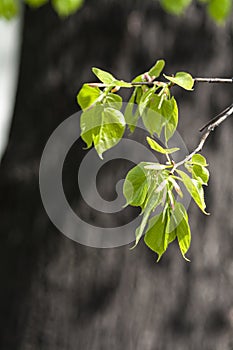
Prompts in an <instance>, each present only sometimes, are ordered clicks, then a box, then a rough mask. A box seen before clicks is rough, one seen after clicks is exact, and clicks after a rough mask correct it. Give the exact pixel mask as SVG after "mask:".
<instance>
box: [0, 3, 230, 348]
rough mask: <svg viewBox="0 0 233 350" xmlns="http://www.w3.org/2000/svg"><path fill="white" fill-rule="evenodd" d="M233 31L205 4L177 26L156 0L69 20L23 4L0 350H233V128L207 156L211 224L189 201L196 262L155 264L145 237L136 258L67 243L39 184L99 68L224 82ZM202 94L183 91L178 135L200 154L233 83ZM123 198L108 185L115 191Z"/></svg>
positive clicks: (5, 210)
mask: <svg viewBox="0 0 233 350" xmlns="http://www.w3.org/2000/svg"><path fill="white" fill-rule="evenodd" d="M232 28H233V27H232V23H228V24H227V25H226V26H225V27H221V28H219V27H216V25H215V24H213V23H212V22H211V20H209V19H208V18H207V17H206V15H205V13H204V11H203V9H202V8H201V7H199V6H197V5H195V6H194V5H193V6H192V7H191V8H190V9H189V10H188V11H187V14H186V15H185V16H182V17H180V18H176V17H172V16H170V15H166V14H165V13H164V12H163V11H162V10H161V9H160V8H159V5H158V3H157V2H152V1H150V0H146V1H143V2H142V1H135V0H128V1H124V2H123V1H116V0H111V1H104V0H99V1H98V5H97V4H95V3H93V2H92V1H86V3H85V5H84V7H83V8H82V9H81V10H80V11H79V12H77V13H76V14H75V15H73V16H71V17H69V18H67V19H65V20H61V19H59V18H58V17H57V15H56V14H55V13H54V12H53V11H52V10H51V8H50V7H49V6H44V7H42V8H41V9H39V10H36V11H35V10H31V9H28V8H27V9H26V12H25V23H24V31H23V46H22V56H21V65H20V76H19V84H18V92H17V98H16V105H15V111H14V118H13V123H12V128H11V133H10V139H9V144H8V147H7V150H6V152H5V155H4V157H3V160H2V163H1V168H0V193H1V197H0V213H1V215H0V217H1V222H0V228H1V230H0V231H1V235H0V273H1V275H0V278H1V284H2V285H1V291H0V296H1V297H0V310H1V312H0V333H1V337H0V348H1V349H4V350H12V349H17V350H39V349H43V350H55V349H56V350H60V349H61V350H68V349H69V350H76V349H82V350H84V349H85V350H86V349H88V350H89V349H103V350H105V349H106V350H107V349H109V348H111V349H112V350H118V349H130V350H133V349H138V350H139V349H140V350H141V349H143V350H153V349H156V350H168V349H169V350H170V349H173V348H174V349H179V350H186V349H187V347H189V349H193V350H196V349H203V350H209V349H211V350H213V349H219V350H220V349H221V350H230V349H233V336H232V334H233V296H232V284H233V254H232V246H233V216H232V215H231V210H232V204H233V192H232V178H231V174H232V164H233V153H232V151H231V150H232V147H233V141H232V133H233V128H232V121H231V120H228V121H227V122H226V123H225V124H224V125H222V126H221V128H219V129H218V130H216V131H215V133H213V135H211V136H210V139H208V142H207V145H206V147H205V149H204V151H203V154H204V155H205V156H206V157H207V159H208V162H209V164H210V171H211V181H210V185H209V188H208V189H207V191H206V192H207V197H206V200H207V205H208V210H209V211H210V212H211V216H210V217H204V216H203V215H202V214H201V213H200V212H199V211H198V209H197V208H196V207H195V205H191V206H190V218H191V228H192V233H193V237H192V247H191V250H190V253H189V256H190V257H191V260H192V262H191V263H186V262H185V261H183V259H182V258H181V256H180V254H179V252H178V247H177V246H176V244H173V245H172V246H171V248H169V250H168V252H167V253H166V255H165V256H164V257H163V259H162V261H161V262H160V263H159V264H156V263H155V256H154V254H153V253H152V252H151V251H149V250H148V249H147V248H146V247H145V246H144V244H143V242H141V243H140V244H139V246H138V247H137V248H136V249H135V250H133V251H130V250H129V246H125V247H120V248H115V249H95V248H89V247H85V246H82V245H79V244H78V243H75V242H73V241H71V240H69V239H68V238H66V237H65V236H64V235H62V234H61V233H60V232H59V231H58V230H57V229H56V228H55V227H54V226H53V224H52V223H51V222H50V220H49V218H48V216H47V214H46V212H45V210H44V208H43V205H42V202H41V198H40V193H39V186H38V170H39V163H40V158H41V154H42V151H43V148H44V146H45V143H46V141H47V139H48V138H49V136H50V134H51V133H52V132H53V130H54V129H55V128H56V127H57V126H58V125H59V123H61V122H62V121H63V120H64V119H65V118H67V117H68V116H69V115H71V114H72V113H74V112H76V111H77V110H78V106H77V104H76V93H77V91H78V89H79V88H80V87H81V85H82V83H83V82H86V81H91V80H93V77H92V75H91V67H92V66H97V67H100V68H102V69H106V70H108V71H111V72H113V73H114V74H115V75H116V76H117V77H119V78H124V79H125V80H127V79H130V78H131V77H133V76H135V75H137V74H139V73H141V72H143V71H145V69H147V68H149V67H150V66H151V65H152V64H153V63H154V62H155V60H156V59H159V58H165V59H166V61H167V68H166V70H165V71H166V73H167V74H171V73H174V72H176V71H177V70H180V71H182V70H184V71H189V72H190V73H192V74H193V75H194V76H222V77H225V76H226V77H227V76H230V75H232V55H233V50H232V37H233V32H232ZM195 90H196V91H195V92H194V93H189V92H184V91H181V90H180V89H178V88H177V89H174V94H175V96H176V97H177V99H178V101H180V102H179V105H180V127H179V131H180V134H181V135H182V136H183V138H184V140H185V141H186V144H187V146H188V147H189V148H190V149H192V148H194V147H195V146H196V144H197V142H198V140H199V133H198V129H199V128H200V127H201V126H202V125H203V124H204V123H205V122H206V121H207V120H208V119H209V118H211V117H212V116H213V115H215V114H217V113H218V112H220V111H221V110H222V109H224V108H225V107H227V106H228V105H230V103H231V102H232V94H231V93H232V91H231V86H225V85H224V86H216V85H214V86H211V85H205V86H204V85H201V86H199V85H196V87H195ZM82 146H83V144H82V143H81V142H78V143H77V144H76V146H75V148H74V150H73V151H72V155H71V157H70V161H69V162H68V164H67V167H66V172H65V176H66V178H65V180H64V183H65V186H66V190H67V196H68V197H69V199H70V201H71V202H72V203H73V205H74V207H76V208H78V207H79V206H80V207H81V208H78V209H79V210H81V211H82V210H83V211H86V210H87V211H88V210H89V212H91V209H86V207H85V210H84V209H82V208H84V207H83V204H80V201H79V197H78V198H77V196H76V194H75V193H74V190H73V184H74V183H75V177H76V173H75V170H74V162H77V161H79V162H80V161H81V159H82V157H83V156H84V153H85V151H84V150H83V149H82ZM127 166H128V168H129V165H127ZM127 166H126V167H124V169H123V170H124V171H125V169H126V168H127ZM112 171H113V170H112ZM106 176H110V177H111V176H112V177H113V173H111V171H110V173H109V174H107V175H106ZM113 191H114V185H112V186H108V187H107V188H106V195H110V196H111V193H112V192H113ZM128 214H129V212H128ZM128 214H127V215H128ZM95 215H96V214H95ZM95 215H94V218H93V220H94V221H98V218H97V217H96V216H95ZM118 219H119V218H118ZM103 220H104V219H103ZM116 220H117V219H116V218H113V219H112V222H113V225H114V224H116V222H115V221H116Z"/></svg>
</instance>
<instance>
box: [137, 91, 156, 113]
mask: <svg viewBox="0 0 233 350" xmlns="http://www.w3.org/2000/svg"><path fill="white" fill-rule="evenodd" d="M155 90H156V86H153V87H152V88H151V89H148V90H147V91H146V92H144V93H143V94H142V96H141V99H140V102H139V106H138V108H139V113H140V114H141V115H143V113H144V110H145V108H146V107H147V106H148V104H149V101H150V99H151V97H152V96H153V95H154V92H155Z"/></svg>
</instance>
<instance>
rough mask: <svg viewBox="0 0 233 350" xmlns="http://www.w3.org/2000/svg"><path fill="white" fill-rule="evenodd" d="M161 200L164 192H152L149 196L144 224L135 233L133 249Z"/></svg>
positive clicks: (145, 208) (144, 210)
mask: <svg viewBox="0 0 233 350" xmlns="http://www.w3.org/2000/svg"><path fill="white" fill-rule="evenodd" d="M161 200H162V192H156V191H154V190H152V191H151V192H150V194H149V196H148V200H147V202H146V206H145V207H144V209H143V217H142V222H141V224H140V226H139V227H138V228H137V229H136V232H135V235H136V241H135V244H134V246H133V247H132V249H133V248H135V247H136V245H137V244H138V242H139V240H140V239H141V237H142V235H143V233H144V230H145V227H146V225H147V223H148V219H149V217H150V215H151V213H152V211H153V210H155V208H157V206H158V205H159V204H160V203H161Z"/></svg>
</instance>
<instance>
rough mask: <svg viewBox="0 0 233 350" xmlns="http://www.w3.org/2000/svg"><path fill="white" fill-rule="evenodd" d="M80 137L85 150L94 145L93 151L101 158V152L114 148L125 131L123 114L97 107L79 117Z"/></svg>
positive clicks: (111, 109)
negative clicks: (83, 142)
mask: <svg viewBox="0 0 233 350" xmlns="http://www.w3.org/2000/svg"><path fill="white" fill-rule="evenodd" d="M80 124H81V137H82V139H83V140H84V141H85V142H86V144H87V148H90V147H91V145H92V143H94V146H95V149H96V151H97V153H98V154H99V156H100V158H102V154H103V152H105V151H106V150H108V149H110V148H112V147H113V146H115V145H116V144H117V143H118V142H119V141H120V139H121V138H122V136H123V134H124V130H125V120H124V116H123V114H122V113H121V112H120V111H118V110H116V109H113V108H109V107H108V108H104V107H103V106H100V105H97V106H95V108H92V109H89V110H87V111H85V112H83V113H82V115H81V120H80Z"/></svg>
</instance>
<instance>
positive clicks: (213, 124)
mask: <svg viewBox="0 0 233 350" xmlns="http://www.w3.org/2000/svg"><path fill="white" fill-rule="evenodd" d="M232 115H233V104H231V105H230V106H229V107H228V108H226V109H225V110H224V111H223V112H221V113H220V114H219V115H218V116H216V117H215V118H213V119H212V120H211V121H210V122H209V123H208V124H206V125H205V126H204V127H203V128H202V130H204V129H206V128H207V130H206V132H205V133H204V134H203V135H202V137H201V140H200V142H199V144H198V145H197V147H196V148H195V149H194V151H193V152H191V153H190V154H189V155H188V156H187V157H185V158H184V159H183V160H181V161H180V162H178V163H176V164H175V165H174V167H173V169H172V171H171V172H172V173H174V171H175V170H176V169H177V168H178V167H180V166H181V165H183V164H184V163H185V162H187V161H188V160H190V159H191V158H192V156H194V154H196V153H198V152H200V151H201V150H202V148H203V146H204V144H205V142H206V140H207V138H208V136H209V135H210V133H211V132H212V131H214V130H215V128H217V127H218V126H219V125H220V124H222V123H223V122H224V121H225V120H226V119H227V118H228V117H230V116H232Z"/></svg>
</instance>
